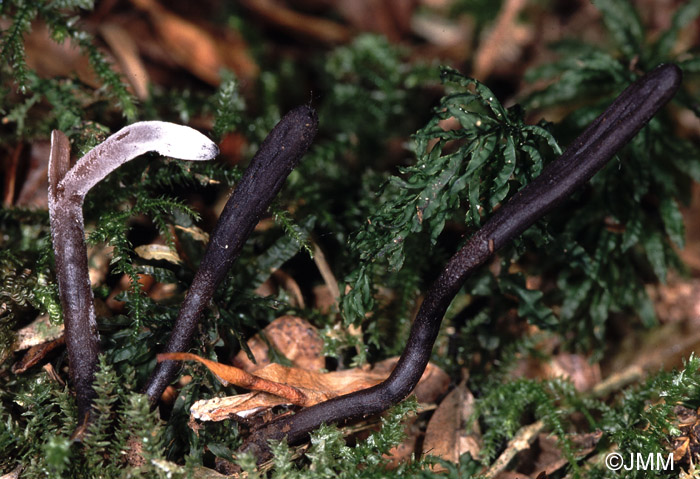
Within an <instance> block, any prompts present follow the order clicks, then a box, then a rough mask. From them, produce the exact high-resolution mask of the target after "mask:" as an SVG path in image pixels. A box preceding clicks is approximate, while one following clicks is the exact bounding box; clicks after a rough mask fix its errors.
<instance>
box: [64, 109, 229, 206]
mask: <svg viewBox="0 0 700 479" xmlns="http://www.w3.org/2000/svg"><path fill="white" fill-rule="evenodd" d="M151 151H153V152H156V153H158V154H160V155H163V156H170V157H172V158H178V159H181V160H189V161H205V160H211V159H212V158H214V157H215V156H216V155H218V154H219V148H218V147H217V146H216V144H214V142H212V141H211V140H210V139H209V138H207V137H206V136H204V135H203V134H201V133H200V132H198V131H197V130H195V129H193V128H190V127H188V126H183V125H176V124H175V123H168V122H164V121H142V122H139V123H134V124H133V125H129V126H126V127H124V128H122V129H121V130H119V131H118V132H116V133H114V134H113V135H111V136H110V137H109V138H107V139H106V140H105V141H103V142H102V143H100V144H99V145H97V146H96V147H95V148H93V149H92V150H90V152H88V153H87V154H86V155H85V156H83V157H82V158H81V159H80V160H78V161H77V163H76V164H75V166H73V168H71V169H70V171H68V173H66V174H65V176H64V177H63V179H62V180H61V181H60V186H62V187H63V188H64V191H65V195H66V196H78V197H81V198H84V197H85V195H86V194H87V192H88V191H89V190H90V188H92V187H93V186H95V185H96V184H97V183H99V182H100V181H101V180H102V179H104V178H105V177H106V176H107V175H108V174H109V173H111V172H112V171H114V170H115V169H117V168H118V167H119V166H120V165H123V164H124V163H126V162H127V161H129V160H132V159H134V158H136V157H137V156H141V155H143V154H145V153H148V152H151Z"/></svg>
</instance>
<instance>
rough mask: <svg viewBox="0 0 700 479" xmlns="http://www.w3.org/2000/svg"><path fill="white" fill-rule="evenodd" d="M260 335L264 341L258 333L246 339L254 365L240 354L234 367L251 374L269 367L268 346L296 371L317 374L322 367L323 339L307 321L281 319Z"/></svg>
mask: <svg viewBox="0 0 700 479" xmlns="http://www.w3.org/2000/svg"><path fill="white" fill-rule="evenodd" d="M262 333H263V335H264V336H265V339H267V341H265V340H263V339H262V337H261V336H260V335H259V334H256V335H255V336H253V337H252V338H251V339H249V340H248V347H249V348H250V350H251V352H252V353H253V356H254V357H255V360H256V362H257V364H255V363H253V362H252V361H251V360H250V359H248V356H247V355H246V354H245V352H244V351H241V352H239V353H238V354H237V355H236V357H235V359H234V361H233V364H234V365H235V366H237V367H239V368H241V369H244V370H245V371H248V372H253V371H257V370H259V369H260V368H262V367H264V366H266V365H268V364H270V362H271V360H270V354H269V352H270V350H269V345H271V346H272V347H273V348H275V349H276V350H277V351H278V352H279V353H280V354H282V355H283V356H285V357H286V358H287V359H289V360H290V361H291V362H292V364H293V365H294V366H296V367H298V368H301V369H309V370H315V371H318V370H320V369H322V368H323V367H324V366H325V358H324V356H323V340H322V339H321V337H320V336H319V334H318V331H317V330H316V328H315V327H314V326H313V325H311V323H309V322H308V321H306V320H304V319H302V318H299V317H297V316H281V317H279V318H277V319H275V320H274V321H273V322H271V323H270V324H269V325H267V326H266V327H265V329H263V331H262ZM268 344H269V345H268Z"/></svg>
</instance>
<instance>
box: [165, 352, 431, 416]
mask: <svg viewBox="0 0 700 479" xmlns="http://www.w3.org/2000/svg"><path fill="white" fill-rule="evenodd" d="M176 354H177V355H178V356H177V357H175V356H168V357H167V359H191V360H196V361H200V362H202V363H205V361H207V360H202V359H201V358H198V357H196V356H194V355H185V354H186V353H176ZM161 356H163V355H159V358H160V357H161ZM163 357H164V356H163ZM164 358H165V357H164ZM390 361H392V362H393V363H394V364H395V363H396V361H398V358H392V359H391V360H390ZM208 363H213V365H214V366H215V368H216V369H215V370H212V372H214V374H216V375H217V376H219V377H221V376H220V374H221V371H222V368H220V367H219V366H223V367H224V368H232V369H237V368H233V367H232V366H224V365H220V364H219V363H214V362H212V361H207V363H205V364H206V365H207V367H209V364H208ZM210 369H211V368H210ZM436 370H439V368H438V367H437V366H435V365H434V364H428V368H427V370H426V373H425V374H424V375H423V377H422V378H421V381H420V382H419V386H420V385H421V383H424V382H425V379H428V378H430V377H436V376H441V374H445V373H444V372H441V374H440V373H436ZM238 371H240V372H243V373H245V372H244V371H242V370H238ZM389 373H390V371H387V370H386V369H384V370H380V371H377V370H375V369H368V370H365V369H362V368H354V369H348V370H344V371H335V372H330V373H320V372H315V371H308V370H303V369H298V368H289V367H286V366H281V365H279V364H274V363H272V364H269V365H267V366H265V367H264V368H262V369H258V370H257V371H256V372H255V376H254V377H256V378H257V379H260V380H268V381H270V382H272V383H275V384H284V385H288V386H289V387H293V388H294V389H296V390H298V391H301V392H303V394H304V395H305V396H306V401H307V402H306V404H305V406H311V405H313V404H317V403H319V402H322V401H326V400H328V399H331V398H333V397H336V396H340V395H343V394H349V393H352V392H355V391H358V390H361V389H366V388H368V387H371V386H374V385H376V384H378V383H380V382H381V381H383V380H384V379H386V378H387V377H388V376H389ZM236 374H238V373H236ZM245 374H247V373H245ZM249 376H252V375H249ZM224 379H225V380H228V379H227V378H226V377H224ZM245 387H248V386H245ZM419 400H420V399H419ZM290 403H291V401H289V400H284V399H282V398H281V397H279V396H272V395H269V394H264V393H258V392H255V393H251V394H245V395H238V396H233V397H231V398H215V399H209V400H203V401H198V402H197V403H195V405H193V408H192V409H191V410H190V412H191V414H192V415H193V416H194V417H195V418H197V419H199V420H201V421H220V420H223V419H226V418H229V417H231V416H232V415H239V416H246V415H249V414H251V413H252V412H253V411H254V410H258V409H260V408H270V407H273V406H277V405H280V404H290Z"/></svg>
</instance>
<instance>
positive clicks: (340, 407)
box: [241, 64, 681, 461]
mask: <svg viewBox="0 0 700 479" xmlns="http://www.w3.org/2000/svg"><path fill="white" fill-rule="evenodd" d="M680 82H681V71H680V69H679V68H678V67H677V66H675V65H672V64H670V65H661V66H659V67H657V68H656V69H655V70H654V71H652V72H651V73H649V74H648V75H646V76H644V77H643V78H641V79H639V80H638V81H636V82H635V83H633V84H632V85H630V86H629V87H628V88H627V89H625V91H623V92H622V93H621V94H620V96H619V97H618V98H617V99H616V100H615V101H614V102H613V103H612V105H610V107H608V108H607V109H606V110H605V111H604V112H603V114H602V115H600V116H599V117H598V118H597V119H596V120H595V121H594V122H593V123H592V124H591V125H590V126H589V127H588V128H587V129H586V130H585V131H584V132H583V133H582V134H581V136H579V137H578V138H577V139H576V140H575V141H574V142H573V143H572V145H571V146H570V147H569V148H568V149H567V150H566V151H565V152H564V153H563V154H562V155H561V157H559V158H558V159H557V160H555V161H554V162H552V163H551V164H549V165H548V166H547V167H546V168H545V169H544V170H543V171H542V174H541V175H540V176H538V177H537V178H536V179H535V180H533V181H532V182H531V183H529V184H528V185H526V186H525V187H523V188H522V189H521V190H520V191H519V192H518V193H516V194H515V195H514V196H513V197H512V198H511V199H510V200H509V201H508V202H507V203H506V204H504V205H503V206H502V207H501V208H500V209H499V210H498V211H497V212H496V213H494V215H493V216H492V217H491V219H490V220H489V221H488V222H487V223H486V224H485V225H484V226H483V227H482V228H481V229H480V230H479V231H477V232H476V233H475V234H474V235H473V236H472V237H471V238H470V239H469V241H468V242H467V243H466V244H465V245H464V246H463V247H462V248H461V249H460V250H459V251H458V252H457V253H456V254H455V255H454V256H453V257H452V258H451V259H450V260H449V261H448V263H447V265H446V266H445V268H444V270H443V271H442V273H441V274H440V276H439V277H438V278H437V280H435V282H434V283H433V285H432V286H431V287H430V289H429V290H428V292H427V293H426V295H425V300H424V301H423V304H422V305H421V307H420V310H419V312H418V315H417V317H416V320H415V321H414V323H413V325H412V327H411V333H410V336H409V338H408V343H407V344H406V348H405V349H404V352H403V354H402V355H401V358H400V360H399V362H398V363H397V365H396V367H395V369H394V371H393V372H392V373H391V375H390V376H389V378H388V379H386V380H385V381H384V382H382V383H380V384H378V385H377V386H374V387H371V388H369V389H365V390H362V391H357V392H355V393H352V394H348V395H345V396H340V397H338V398H334V399H331V400H329V401H326V402H323V403H321V404H317V405H315V406H312V407H310V408H307V409H304V410H302V411H300V412H299V413H297V414H295V415H293V416H289V417H285V418H282V419H280V420H277V421H274V422H272V423H270V424H268V425H266V426H265V427H263V428H261V429H258V430H256V431H254V432H253V433H252V434H251V436H250V437H249V438H248V440H247V441H246V443H245V444H244V445H243V447H242V448H241V450H242V451H247V452H251V453H253V454H255V455H256V457H257V460H258V461H263V460H265V459H266V458H268V457H269V454H270V453H269V446H268V441H269V440H271V439H274V440H279V439H284V438H286V440H287V442H289V443H296V442H299V441H300V440H302V439H304V438H305V437H306V436H307V435H308V433H309V432H310V431H312V430H313V429H316V428H317V427H318V426H320V425H321V424H323V423H332V422H338V421H342V420H348V419H357V418H360V417H364V416H370V415H374V414H378V413H380V412H382V411H384V410H386V409H387V408H389V407H390V406H392V405H394V404H396V403H398V402H399V401H401V400H403V399H404V398H405V397H406V396H407V395H408V394H410V392H411V391H412V390H413V388H414V387H415V386H416V384H417V383H418V380H419V379H420V377H421V375H422V374H423V371H424V370H425V367H426V365H427V364H428V360H429V359H430V355H431V353H432V348H433V344H434V342H435V339H436V337H437V335H438V332H439V330H440V323H441V322H442V317H443V316H444V314H445V311H447V308H448V306H449V305H450V303H451V302H452V299H453V298H454V296H455V295H456V294H457V292H458V291H459V289H460V288H461V287H462V285H463V284H464V281H465V280H466V278H467V276H469V275H470V274H471V273H472V272H473V271H474V270H475V269H476V268H478V267H479V266H481V265H482V264H484V263H485V262H486V261H487V260H488V259H489V258H491V257H492V256H493V254H494V253H495V251H496V250H498V249H499V248H501V247H503V246H504V245H505V244H507V243H508V242H509V241H511V240H512V239H513V238H515V237H516V236H518V235H519V234H521V233H522V232H523V231H525V229H527V228H528V227H529V226H530V225H532V224H533V223H534V222H535V221H537V220H538V219H539V218H541V217H542V216H543V215H545V214H546V213H548V212H549V211H551V210H552V209H553V208H555V207H556V206H557V205H559V204H560V203H561V202H562V201H564V200H565V199H566V198H567V197H568V196H569V195H570V194H571V193H572V192H573V191H574V190H575V189H577V188H578V187H579V186H581V185H582V184H583V183H585V182H586V181H588V180H589V179H590V178H591V177H592V176H593V175H594V174H595V173H596V172H597V171H598V170H600V169H601V168H602V167H603V166H604V165H605V164H606V163H607V162H608V160H610V159H611V158H612V157H613V156H614V155H615V153H616V152H617V151H618V150H619V149H620V148H622V147H623V146H624V145H625V144H626V143H627V142H628V141H629V140H630V139H631V138H632V137H633V136H634V135H635V134H636V133H637V132H638V131H639V130H640V129H641V128H642V127H643V126H644V125H645V124H646V123H647V122H648V121H649V120H650V119H651V117H652V116H653V115H654V114H655V113H656V112H657V111H658V110H659V108H661V107H662V106H663V105H665V104H666V103H667V102H668V101H669V100H670V99H671V98H672V97H673V95H674V94H675V92H676V90H677V89H678V87H679V85H680Z"/></svg>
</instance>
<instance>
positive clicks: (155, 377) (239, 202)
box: [145, 106, 318, 403]
mask: <svg viewBox="0 0 700 479" xmlns="http://www.w3.org/2000/svg"><path fill="white" fill-rule="evenodd" d="M317 127H318V117H317V115H316V112H315V111H314V110H313V109H312V108H310V107H307V106H300V107H297V108H295V109H294V110H292V111H290V112H289V113H287V114H286V115H285V116H284V118H282V119H281V120H280V121H279V123H278V124H277V125H276V126H275V127H274V128H273V129H272V131H271V132H270V134H269V135H268V136H267V138H265V141H263V143H262V145H260V149H259V150H258V152H257V153H256V154H255V156H254V157H253V159H252V160H251V162H250V165H249V166H248V168H247V169H246V171H245V173H244V174H243V178H241V181H240V182H239V183H238V184H237V185H236V187H235V189H234V190H233V193H232V194H231V197H230V198H229V200H228V202H227V203H226V206H225V207H224V210H223V212H222V213H221V217H220V218H219V221H218V222H217V224H216V227H215V228H214V231H213V232H212V234H211V236H210V240H209V244H208V245H207V250H206V252H205V253H204V257H203V259H202V262H201V264H200V266H199V270H198V271H197V274H196V275H195V277H194V279H193V281H192V285H191V286H190V289H189V291H188V292H187V297H186V298H185V301H184V302H183V304H182V306H181V308H180V313H179V315H178V318H177V321H176V323H175V327H174V328H173V332H172V334H171V336H170V339H169V341H168V344H167V345H166V347H165V351H164V352H168V353H174V352H182V351H185V350H186V349H187V348H188V347H189V344H190V342H191V340H192V336H193V335H194V331H195V328H196V326H197V323H198V321H199V318H200V317H201V315H202V312H203V311H204V309H205V308H206V307H207V306H208V304H209V301H210V300H211V298H212V296H213V295H214V291H215V290H216V288H217V286H218V285H219V283H220V282H221V280H222V279H223V278H224V276H225V275H226V273H227V272H228V270H229V268H230V267H231V265H232V264H233V263H234V261H236V259H237V258H238V256H239V254H240V252H241V249H242V248H243V245H244V243H245V242H246V240H247V239H248V236H250V234H251V233H252V231H253V228H255V225H256V224H257V223H258V221H260V219H261V217H262V215H263V214H265V212H266V210H267V208H268V206H269V205H270V203H271V202H272V200H273V199H274V197H275V196H276V195H277V193H278V192H279V190H280V189H281V188H282V185H283V184H284V181H285V180H286V178H287V176H289V173H291V172H292V170H293V169H294V167H295V166H296V165H297V164H298V163H299V160H301V157H302V156H304V154H305V153H306V151H307V150H308V149H309V146H311V143H312V142H313V139H314V137H315V136H316V130H317ZM178 367H179V366H178V364H177V362H175V361H164V362H162V363H159V364H158V365H157V366H156V369H155V370H154V371H153V374H152V375H151V378H150V380H149V382H148V385H147V386H146V390H145V392H146V394H147V395H148V397H149V399H150V400H151V402H153V403H155V402H156V401H158V399H159V398H160V396H161V394H162V393H163V391H164V390H165V388H166V387H167V385H168V384H169V383H170V382H171V381H172V380H173V379H174V377H175V375H176V373H177V370H178Z"/></svg>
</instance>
